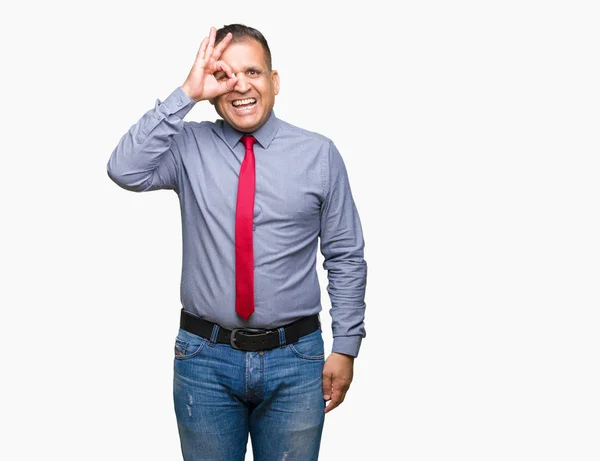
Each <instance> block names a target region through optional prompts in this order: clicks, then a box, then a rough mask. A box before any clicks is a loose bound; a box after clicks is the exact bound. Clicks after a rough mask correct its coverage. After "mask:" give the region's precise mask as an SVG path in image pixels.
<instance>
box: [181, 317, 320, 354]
mask: <svg viewBox="0 0 600 461" xmlns="http://www.w3.org/2000/svg"><path fill="white" fill-rule="evenodd" d="M214 325H215V324H214V323H212V322H209V321H208V320H205V319H203V318H200V317H197V316H195V315H193V314H190V313H189V312H186V311H185V310H183V308H182V309H181V319H180V322H179V326H180V328H181V329H182V330H185V331H188V332H190V333H193V334H195V335H198V336H202V337H203V338H205V339H209V340H210V337H211V335H212V331H213V327H214ZM282 327H283V329H284V331H285V344H292V343H295V342H296V341H298V340H299V339H300V338H301V337H302V336H305V335H308V334H310V333H312V332H313V331H316V330H317V329H319V328H321V321H320V320H319V314H315V315H311V316H308V317H303V318H301V319H300V320H296V321H295V322H293V323H290V324H288V325H282ZM280 328H281V327H280ZM217 342H218V343H221V344H229V345H230V346H231V347H233V348H234V349H240V350H242V351H251V352H256V351H264V350H267V349H274V348H276V347H279V346H280V342H279V331H278V329H277V328H273V329H270V330H267V329H265V328H235V329H233V330H228V329H226V328H223V327H221V326H219V333H218V334H217Z"/></svg>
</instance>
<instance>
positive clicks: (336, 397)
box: [324, 389, 344, 413]
mask: <svg viewBox="0 0 600 461" xmlns="http://www.w3.org/2000/svg"><path fill="white" fill-rule="evenodd" d="M343 401H344V394H342V393H341V392H340V391H339V390H337V389H334V390H333V394H332V396H331V402H329V404H328V405H327V406H326V407H325V410H324V411H325V413H329V412H330V411H331V410H334V409H336V408H337V407H339V406H340V404H341V403H342V402H343Z"/></svg>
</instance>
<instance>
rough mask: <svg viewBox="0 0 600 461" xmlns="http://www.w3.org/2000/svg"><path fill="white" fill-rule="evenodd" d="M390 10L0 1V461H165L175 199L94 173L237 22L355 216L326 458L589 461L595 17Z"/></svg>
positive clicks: (438, 7) (529, 4)
mask: <svg viewBox="0 0 600 461" xmlns="http://www.w3.org/2000/svg"><path fill="white" fill-rule="evenodd" d="M392 4H393V3H392V2H384V1H381V0H375V1H368V2H363V3H361V4H352V3H349V2H325V1H319V2H312V1H305V2H301V3H300V2H296V3H285V2H235V1H233V2H201V1H193V2H192V1H186V2H154V1H143V2H142V1H136V2H128V1H119V2H104V3H96V4H91V3H88V2H74V1H71V2H69V1H57V2H40V1H37V2H28V3H24V4H20V6H18V7H17V6H14V5H11V6H3V7H2V14H1V15H0V17H2V28H0V34H1V35H2V37H1V39H2V40H1V45H0V46H1V47H2V67H3V71H2V74H1V76H0V78H1V79H2V85H1V91H2V110H1V115H0V116H1V117H2V125H1V126H2V151H3V152H2V154H3V155H2V159H3V161H2V174H1V178H2V180H1V181H0V187H1V197H2V212H3V213H2V215H3V219H2V222H3V225H2V227H1V231H0V232H1V233H2V238H1V240H0V241H1V244H2V247H1V255H2V257H1V261H2V271H3V274H4V275H3V277H2V289H1V290H0V296H1V299H0V303H1V306H2V310H1V312H2V319H1V321H0V341H1V343H0V345H1V349H0V350H1V353H2V369H3V372H2V376H3V377H2V379H1V380H0V386H1V387H2V391H1V393H0V408H1V409H2V410H1V412H0V415H1V416H0V418H1V419H2V423H3V427H4V431H3V437H2V439H3V442H2V444H1V445H0V458H2V459H7V460H39V459H56V460H58V459H60V460H63V461H67V460H83V459H85V460H89V461H92V460H106V459H115V460H128V459H143V460H177V459H180V451H179V445H178V443H179V440H178V436H177V429H176V421H175V415H174V411H173V404H172V396H171V390H172V388H171V380H172V353H173V343H174V338H175V334H176V330H177V326H178V324H177V322H178V315H179V309H180V304H179V277H180V270H181V267H180V264H181V235H180V230H181V229H180V216H179V208H178V202H177V196H176V194H175V193H173V192H172V191H156V192H148V193H144V194H135V193H131V192H127V191H124V190H122V189H120V188H118V187H117V186H116V185H115V184H114V183H112V182H111V181H110V180H109V178H108V177H107V175H106V170H105V168H106V162H107V160H108V157H109V156H110V154H111V152H112V150H113V148H114V147H115V146H116V144H117V142H118V140H119V138H120V137H121V135H122V134H123V133H125V131H126V130H127V129H128V128H129V127H130V126H131V125H132V124H133V123H135V122H136V121H137V120H138V119H139V118H140V117H141V115H142V114H143V113H144V112H145V111H147V110H149V109H151V108H152V107H153V106H154V103H155V100H156V99H157V98H159V99H161V100H163V99H164V98H166V97H167V95H168V94H169V93H170V92H171V91H172V90H173V89H175V87H176V86H177V85H180V84H182V83H183V81H184V80H185V77H186V76H187V74H188V71H189V69H190V67H191V65H192V63H193V60H194V58H195V55H196V51H197V48H198V46H199V44H200V41H201V40H202V38H203V37H204V36H205V35H206V34H207V32H208V29H209V27H210V26H211V25H215V26H217V27H220V26H222V25H223V24H228V23H232V22H242V23H245V24H247V25H251V26H253V27H256V28H258V29H260V30H261V31H262V32H263V33H264V34H265V35H266V37H267V39H268V40H269V43H270V46H271V48H272V53H273V64H274V67H275V68H276V69H278V70H279V72H280V74H281V93H280V95H279V96H278V97H277V100H276V106H275V109H276V113H277V115H278V116H279V117H281V118H283V119H284V120H286V121H289V122H291V123H293V124H295V125H298V126H301V127H304V128H307V129H310V130H313V131H317V132H320V133H322V134H324V135H326V136H328V137H330V138H331V139H333V140H334V141H335V142H336V145H337V146H338V147H339V149H340V151H341V153H342V156H343V157H344V159H345V161H346V165H347V169H348V172H349V175H350V180H351V185H352V190H353V193H354V197H355V200H356V203H357V206H358V209H359V212H360V214H361V218H362V222H363V226H364V232H365V237H366V248H365V253H366V254H365V259H366V260H367V262H368V265H369V279H368V286H367V298H366V302H367V323H366V327H367V338H366V339H365V340H364V342H363V347H362V349H361V354H360V356H359V358H358V359H357V360H356V365H355V380H354V382H353V384H352V386H351V389H350V392H349V393H348V395H347V399H346V402H344V403H343V404H342V406H340V407H339V408H338V409H336V410H335V411H333V412H332V413H330V414H328V415H327V417H326V426H325V431H324V436H323V445H322V456H321V459H323V460H332V461H338V460H363V459H393V460H402V461H425V460H427V461H429V460H431V461H442V460H455V459H456V460H461V461H468V460H469V461H470V460H472V461H481V460H485V461H492V460H501V461H506V460H511V461H512V460H524V461H525V460H526V461H531V460H544V461H548V460H569V461H570V460H578V461H585V460H598V459H599V458H600V446H599V442H598V434H599V431H600V420H599V418H600V417H599V415H600V398H599V393H598V389H600V373H599V369H598V367H599V357H598V355H599V351H600V339H599V335H598V331H599V327H600V314H599V311H598V309H599V307H600V303H599V301H600V295H599V290H598V281H599V275H600V263H599V261H600V245H599V243H598V242H599V241H598V235H600V220H599V217H598V210H599V205H600V203H599V202H600V190H599V189H600V186H599V184H600V182H599V180H598V177H599V173H600V171H599V166H600V162H599V159H598V155H599V149H598V148H599V141H598V122H599V121H600V120H599V119H600V111H599V109H598V108H599V102H600V91H599V85H598V82H599V81H600V68H599V64H598V56H599V53H598V51H599V49H598V48H599V43H600V33H599V29H598V23H599V19H600V18H599V15H598V11H597V9H596V2H592V1H589V2H583V1H568V2H567V1H550V2H548V1H527V0H520V1H502V2H500V1H498V2H490V1H487V2H482V1H455V2H445V1H419V2H416V1H415V2H399V3H395V4H394V7H393V8H394V9H392V6H391V5H392ZM216 117H217V115H216V113H215V112H214V111H213V109H212V107H211V106H210V105H209V104H208V103H200V104H198V105H197V106H196V107H195V108H194V109H193V110H192V112H190V114H189V115H188V116H187V117H186V119H187V120H196V121H198V120H203V119H209V120H214V119H215V118H216ZM319 256H320V255H319ZM321 264H322V257H320V259H319V260H318V267H319V270H320V280H321V286H322V293H323V304H324V311H323V314H322V318H323V321H324V325H325V339H326V347H327V349H328V352H329V350H330V347H331V331H330V318H329V314H328V309H329V306H330V305H329V299H328V297H327V293H326V291H325V285H326V278H325V273H324V272H323V270H322V268H321ZM134 325H138V326H140V327H141V328H142V330H143V331H144V333H143V334H141V335H140V334H139V333H136V331H134V330H132V328H133V326H134ZM249 448H250V447H249ZM248 459H250V456H248Z"/></svg>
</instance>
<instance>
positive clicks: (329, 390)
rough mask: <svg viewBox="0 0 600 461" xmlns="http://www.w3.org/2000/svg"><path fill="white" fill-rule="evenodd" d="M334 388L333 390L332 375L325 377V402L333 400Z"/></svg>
mask: <svg viewBox="0 0 600 461" xmlns="http://www.w3.org/2000/svg"><path fill="white" fill-rule="evenodd" d="M331 394H332V388H331V375H330V374H324V375H323V398H324V399H325V400H329V399H331Z"/></svg>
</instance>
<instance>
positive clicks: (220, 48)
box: [212, 32, 233, 60]
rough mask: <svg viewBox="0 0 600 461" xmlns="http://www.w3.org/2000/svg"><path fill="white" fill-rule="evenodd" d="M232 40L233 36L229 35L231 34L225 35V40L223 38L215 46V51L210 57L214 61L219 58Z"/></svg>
mask: <svg viewBox="0 0 600 461" xmlns="http://www.w3.org/2000/svg"><path fill="white" fill-rule="evenodd" d="M232 38H233V35H232V34H231V32H229V33H228V34H227V35H225V38H223V40H221V41H220V42H219V44H218V45H217V46H216V48H215V50H214V51H213V55H212V57H213V58H214V59H215V60H217V59H219V58H220V57H221V54H222V53H223V51H224V50H225V48H226V47H227V45H229V42H230V41H231V39H232Z"/></svg>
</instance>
